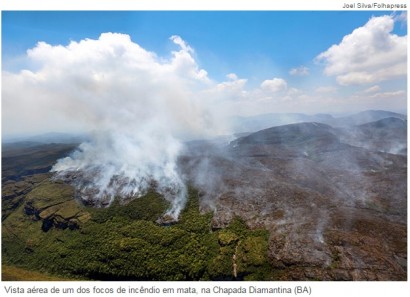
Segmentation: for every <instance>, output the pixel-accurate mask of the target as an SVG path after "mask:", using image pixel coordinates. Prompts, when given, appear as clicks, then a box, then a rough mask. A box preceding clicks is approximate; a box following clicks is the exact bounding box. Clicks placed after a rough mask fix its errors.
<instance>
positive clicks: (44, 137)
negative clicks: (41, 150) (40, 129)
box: [2, 132, 89, 146]
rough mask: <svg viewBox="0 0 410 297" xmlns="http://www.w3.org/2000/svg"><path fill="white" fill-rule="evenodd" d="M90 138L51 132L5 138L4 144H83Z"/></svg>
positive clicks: (81, 135) (84, 135)
mask: <svg viewBox="0 0 410 297" xmlns="http://www.w3.org/2000/svg"><path fill="white" fill-rule="evenodd" d="M88 138H89V137H88V136H87V135H86V134H70V133H58V132H49V133H44V134H39V135H34V136H17V137H3V139H2V143H3V144H6V143H13V144H16V143H18V142H20V143H21V145H22V146H24V145H30V143H32V144H46V143H67V144H68V143H81V142H84V141H85V140H87V139H88Z"/></svg>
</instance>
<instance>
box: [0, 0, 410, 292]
mask: <svg viewBox="0 0 410 297" xmlns="http://www.w3.org/2000/svg"><path fill="white" fill-rule="evenodd" d="M375 2H376V3H386V4H392V3H395V4H407V6H408V7H409V6H410V3H409V2H408V1H407V0H402V1H396V0H385V1H377V0H359V1H343V0H67V1H64V0H1V1H0V9H1V10H2V11H3V10H117V11H118V10H233V11H235V10H236V11H238V10H315V11H323V10H333V11H334V10H340V11H345V10H353V11H362V10H370V11H372V10H386V9H343V5H344V4H345V3H375ZM406 10H408V8H407V9H406ZM0 21H1V16H0ZM0 26H1V25H0ZM0 45H1V43H0ZM408 52H409V49H408ZM0 66H1V62H0ZM408 82H409V77H408ZM0 84H1V82H0ZM408 188H409V184H408ZM408 209H409V203H408ZM407 213H408V214H409V211H408V212H407ZM407 277H408V278H409V270H408V272H407ZM9 285H12V286H14V287H24V288H26V289H27V288H33V287H34V286H35V287H37V288H39V287H43V288H48V289H49V291H50V290H51V288H52V287H54V286H56V287H59V288H67V287H73V288H75V289H77V288H79V287H83V288H84V287H88V288H91V289H92V288H93V286H98V287H104V288H113V289H114V291H115V290H116V289H117V288H118V287H120V286H122V287H125V288H128V287H129V286H132V287H135V286H141V285H144V286H146V287H150V286H155V287H157V288H160V289H161V290H162V288H165V287H173V288H177V287H196V288H198V290H199V288H200V287H208V288H211V289H212V287H214V286H216V285H219V286H223V287H239V286H241V285H242V286H245V287H249V286H250V285H256V286H260V287H262V286H263V287H278V286H282V287H291V288H292V294H291V295H294V292H293V291H294V288H295V286H298V285H301V286H308V287H310V288H311V290H312V291H311V294H310V296H318V297H325V296H326V297H328V296H332V297H346V296H352V297H355V296H374V297H378V296H380V297H382V296H395V297H401V296H408V294H409V292H410V283H409V281H403V282H392V281H389V282H1V289H0V291H1V293H0V294H1V295H2V296H9V295H12V296H19V295H20V296H22V294H6V291H5V288H6V287H7V286H9ZM23 295H24V296H26V295H27V294H23ZM29 295H30V296H56V295H63V294H51V293H49V294H41V295H39V294H29ZM64 295H68V294H64ZM64 295H63V296H64ZM76 295H77V294H76ZM78 295H80V296H81V295H83V296H118V295H119V296H121V295H122V296H125V295H129V296H130V295H131V294H115V295H114V294H78ZM132 295H133V296H135V295H136V294H132ZM137 295H146V296H180V295H178V294H169V295H163V294H160V295H156V294H137ZM218 295H219V296H254V295H257V296H267V294H230V295H227V294H206V295H205V294H197V295H195V296H218ZM269 295H276V296H279V295H282V296H289V295H290V294H269ZM183 296H194V295H193V294H183ZM295 296H296V295H295ZM302 296H307V294H302Z"/></svg>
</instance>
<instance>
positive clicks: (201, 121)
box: [21, 33, 221, 218]
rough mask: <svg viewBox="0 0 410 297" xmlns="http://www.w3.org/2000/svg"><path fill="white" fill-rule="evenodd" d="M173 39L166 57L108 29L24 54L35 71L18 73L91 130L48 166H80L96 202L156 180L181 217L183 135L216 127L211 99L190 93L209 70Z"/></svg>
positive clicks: (135, 192)
mask: <svg viewBox="0 0 410 297" xmlns="http://www.w3.org/2000/svg"><path fill="white" fill-rule="evenodd" d="M171 40H172V41H173V42H174V43H175V44H176V45H177V46H178V47H179V50H178V51H174V52H172V57H171V58H170V59H169V60H161V59H160V58H158V57H156V55H155V54H153V53H151V52H148V51H146V50H144V49H143V48H141V47H140V46H138V45H137V44H136V43H133V42H132V41H131V40H130V38H129V36H127V35H122V34H111V33H106V34H102V35H101V37H100V38H99V40H83V41H81V42H79V43H77V42H72V43H70V45H68V46H67V47H62V46H50V45H48V44H45V43H39V44H38V45H37V47H36V48H34V49H32V50H30V51H29V52H28V54H29V56H30V57H32V58H33V59H34V60H36V61H40V62H41V63H42V68H41V69H40V70H38V71H37V72H35V73H34V72H29V71H26V72H23V73H22V74H21V75H22V77H24V78H25V79H26V84H27V85H28V87H29V88H31V89H32V90H33V92H34V95H35V96H37V97H38V98H39V100H40V101H43V102H42V103H43V104H45V103H47V104H46V105H48V104H49V105H51V107H52V109H54V110H55V111H56V113H58V115H59V116H66V117H68V118H70V119H71V121H72V120H73V119H74V121H77V122H78V123H80V124H81V125H83V126H85V127H87V128H88V129H91V130H93V131H95V132H94V133H93V135H92V140H91V142H86V143H83V144H82V145H81V146H80V147H79V149H78V150H77V151H76V152H74V153H73V154H72V155H71V156H70V157H67V158H65V159H61V160H59V161H58V163H57V164H56V165H55V166H54V167H53V169H52V171H54V172H57V173H58V176H63V175H65V174H67V173H74V172H81V176H79V177H77V179H76V181H75V184H76V185H77V187H78V188H79V190H80V193H81V195H82V196H83V197H82V198H83V199H85V197H86V193H87V192H88V191H91V192H93V197H94V198H93V199H95V197H96V199H97V201H94V203H96V204H99V205H104V204H109V203H110V202H111V201H112V199H113V198H114V196H115V195H117V194H118V195H120V196H123V197H128V198H129V197H131V196H140V195H142V194H144V193H145V192H146V191H147V189H148V188H149V187H151V186H152V183H153V182H154V181H155V186H156V189H157V191H158V192H160V193H161V194H163V195H164V196H165V197H166V198H167V199H168V200H169V201H170V202H171V209H170V210H169V213H168V214H169V215H171V216H172V217H174V218H176V217H178V214H179V211H180V210H181V208H182V207H183V206H184V203H185V196H186V195H185V193H186V188H185V185H184V183H183V182H182V180H181V177H180V176H179V174H178V172H177V169H176V160H177V157H178V155H179V152H180V150H181V143H180V139H183V138H186V137H193V136H196V137H198V136H206V135H209V134H210V131H212V133H214V132H218V131H219V128H217V127H215V125H214V122H215V121H214V119H213V118H212V116H211V115H212V114H213V113H212V112H211V111H210V107H211V106H212V105H211V101H210V100H208V101H204V100H201V98H199V97H198V96H194V95H193V93H192V92H193V91H194V90H196V91H198V92H200V90H201V88H203V87H204V86H206V85H208V84H209V79H208V78H207V74H206V72H205V71H204V70H201V69H199V67H198V65H197V64H196V62H195V60H194V59H193V58H192V54H193V50H192V49H191V48H190V47H189V46H188V45H187V44H186V43H185V42H184V41H183V40H182V39H181V38H180V37H178V36H173V37H171ZM30 78H31V80H30ZM57 98H58V99H57ZM61 114H62V115H61ZM218 125H219V126H221V122H220V121H219V124H218Z"/></svg>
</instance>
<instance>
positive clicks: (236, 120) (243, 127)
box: [232, 113, 334, 133]
mask: <svg viewBox="0 0 410 297" xmlns="http://www.w3.org/2000/svg"><path fill="white" fill-rule="evenodd" d="M333 119H334V118H333V116H331V115H329V114H316V115H307V114H303V113H267V114H261V115H256V116H250V117H233V118H232V126H233V131H235V132H238V133H240V132H254V131H259V130H262V129H266V128H270V127H274V126H282V125H288V124H295V123H302V122H320V123H325V122H328V121H332V120H333Z"/></svg>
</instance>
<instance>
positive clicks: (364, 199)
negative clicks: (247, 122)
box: [184, 119, 407, 280]
mask: <svg viewBox="0 0 410 297" xmlns="http://www.w3.org/2000/svg"><path fill="white" fill-rule="evenodd" d="M399 121H400V122H399ZM402 122H403V120H401V119H397V120H396V119H385V120H382V121H378V122H374V123H369V124H367V125H362V126H357V127H354V128H353V129H352V128H349V129H346V128H343V129H341V128H337V129H336V128H333V127H331V126H328V125H325V124H321V123H299V124H291V125H286V126H279V127H273V128H269V129H266V130H262V131H259V132H256V133H253V134H250V135H248V136H245V137H242V138H239V139H237V140H235V141H232V142H231V143H230V145H229V146H228V147H227V148H226V150H225V151H223V150H221V149H219V150H216V151H215V153H214V155H212V154H211V153H209V151H208V153H207V154H208V157H207V158H203V155H204V154H199V155H201V156H202V157H200V156H199V155H198V156H197V157H195V158H192V157H191V158H190V157H186V159H184V165H185V167H186V168H187V171H188V173H187V175H188V176H191V177H193V180H194V183H195V184H196V186H197V187H198V188H200V189H201V190H202V191H203V192H204V193H205V195H204V198H203V201H202V206H203V208H204V209H208V208H211V209H213V210H214V217H213V224H214V228H219V227H224V226H226V225H227V224H228V223H229V221H230V220H231V219H232V218H233V217H235V216H240V217H242V218H243V219H245V221H246V222H247V223H248V225H249V226H251V227H261V226H264V227H265V228H267V229H268V230H269V232H270V241H269V258H270V261H271V264H272V267H273V269H277V270H278V271H280V272H281V273H279V275H280V276H279V278H281V279H286V280H289V279H294V280H307V279H324V280H404V279H406V278H407V275H406V270H407V235H406V234H407V185H406V177H407V158H406V156H404V155H399V154H390V153H386V152H382V151H383V150H384V147H383V146H382V149H380V150H376V149H374V150H372V149H370V148H373V147H374V145H375V144H376V143H378V142H379V143H380V142H383V139H382V138H383V136H384V135H386V134H387V135H389V137H390V139H392V138H394V137H395V139H394V140H395V141H396V142H397V143H402V144H406V133H402V132H401V131H402V129H403V125H402V124H401V123H402ZM380 129H383V133H381V132H380V131H381V130H380ZM397 129H399V133H396V132H397ZM358 130H359V131H363V132H362V133H363V134H366V135H367V137H363V139H362V141H361V142H360V144H361V146H359V145H358V143H357V142H354V141H351V140H352V139H355V138H354V137H357V135H360V134H358V133H357V131H358ZM364 131H366V132H364ZM368 132H372V133H368ZM349 133H350V134H349ZM341 136H343V137H341ZM377 139H378V140H377ZM347 140H349V141H347ZM204 172H207V174H204Z"/></svg>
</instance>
